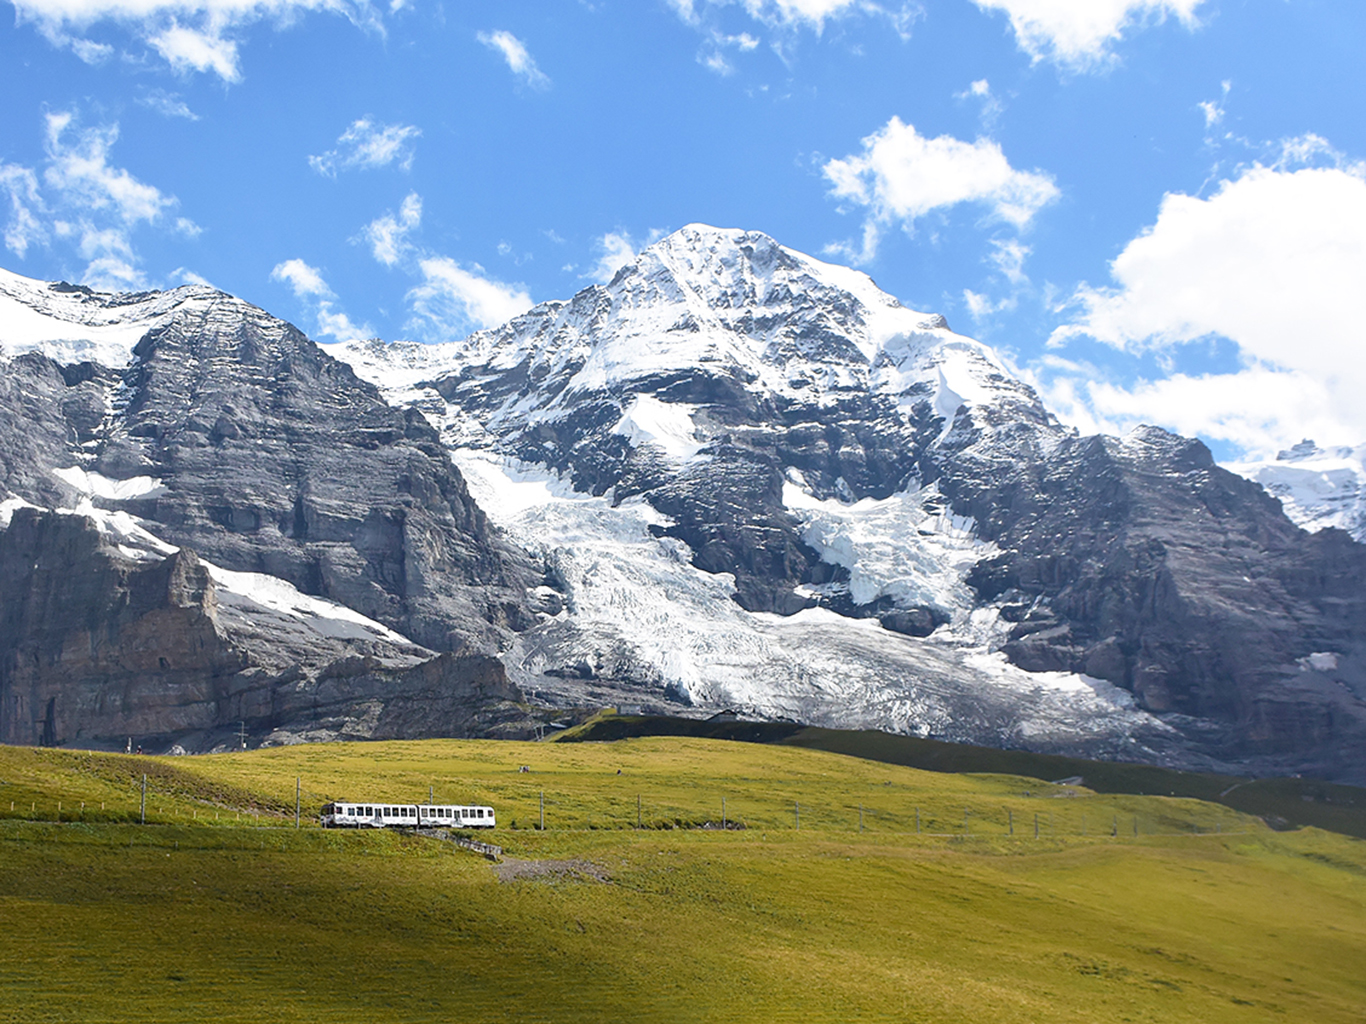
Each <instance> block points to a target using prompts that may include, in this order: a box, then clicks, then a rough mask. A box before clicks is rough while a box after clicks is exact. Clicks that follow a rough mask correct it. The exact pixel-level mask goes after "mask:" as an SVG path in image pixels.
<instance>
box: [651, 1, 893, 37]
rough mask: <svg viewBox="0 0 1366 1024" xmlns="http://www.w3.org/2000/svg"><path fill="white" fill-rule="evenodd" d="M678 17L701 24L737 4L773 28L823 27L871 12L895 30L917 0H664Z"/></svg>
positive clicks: (814, 30)
mask: <svg viewBox="0 0 1366 1024" xmlns="http://www.w3.org/2000/svg"><path fill="white" fill-rule="evenodd" d="M668 3H669V6H670V7H672V8H673V9H674V11H675V12H676V13H677V14H678V16H679V17H680V18H682V19H683V20H684V21H685V22H687V23H688V24H689V25H694V26H701V25H704V24H705V22H706V19H707V17H708V15H710V14H711V13H712V12H713V11H714V10H715V9H716V8H720V7H740V8H741V9H743V10H744V12H745V13H746V14H748V15H749V16H750V17H751V18H753V19H754V20H755V21H757V22H759V23H760V24H763V25H767V26H770V27H774V28H803V29H809V30H810V31H813V32H816V33H817V34H819V33H821V32H822V31H824V30H825V25H826V22H829V21H837V20H839V19H841V18H848V17H851V16H853V15H860V14H861V15H873V16H877V17H882V18H887V19H890V20H891V22H892V24H893V25H895V26H896V27H897V28H898V29H899V30H902V31H907V30H909V27H910V24H911V23H912V22H913V21H914V20H915V19H916V18H917V17H919V16H920V5H919V4H918V3H878V2H874V0H668Z"/></svg>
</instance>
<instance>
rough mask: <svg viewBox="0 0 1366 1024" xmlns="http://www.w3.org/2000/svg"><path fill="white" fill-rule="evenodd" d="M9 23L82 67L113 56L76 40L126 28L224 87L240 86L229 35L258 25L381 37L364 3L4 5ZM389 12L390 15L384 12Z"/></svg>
mask: <svg viewBox="0 0 1366 1024" xmlns="http://www.w3.org/2000/svg"><path fill="white" fill-rule="evenodd" d="M12 2H13V4H14V8H15V14H16V17H17V19H18V20H19V21H20V22H21V23H22V22H31V23H33V24H35V25H37V27H38V29H39V30H40V31H41V32H42V33H43V35H45V36H46V37H47V38H48V40H49V41H50V42H52V43H53V44H54V45H57V46H69V47H71V49H72V50H73V51H74V52H75V53H76V55H77V56H78V57H80V58H81V59H82V60H85V61H87V62H92V61H97V60H103V59H105V58H106V57H108V56H109V55H110V54H112V52H113V47H111V46H109V45H108V44H105V43H96V42H92V41H91V40H89V39H86V38H84V37H83V35H82V33H84V32H86V31H88V30H89V29H90V28H91V27H93V26H94V25H96V24H100V23H105V22H112V23H115V24H117V25H120V26H123V27H125V28H126V29H128V30H129V31H130V32H131V33H132V34H133V35H134V37H135V38H137V39H139V40H140V41H141V42H143V43H145V44H147V45H148V46H150V47H152V48H153V49H154V50H156V52H157V53H159V54H160V55H161V56H162V58H163V59H165V60H166V61H167V62H168V63H169V64H170V65H171V66H172V67H173V68H175V69H176V70H178V71H183V72H190V71H197V72H212V73H214V74H216V75H218V76H219V77H220V78H222V79H223V80H224V81H226V82H237V81H240V80H241V77H242V72H241V65H240V63H239V56H238V52H237V41H236V39H234V38H233V34H234V33H238V32H240V31H241V30H242V29H244V28H245V27H246V26H248V25H251V24H254V23H256V22H259V21H263V20H271V21H274V22H275V23H276V24H277V25H280V26H285V25H288V24H290V23H291V22H293V21H294V20H296V19H297V18H298V17H299V16H301V15H303V14H305V13H309V12H315V11H316V12H328V13H332V14H337V15H341V16H343V17H345V18H347V19H348V20H350V21H351V22H352V23H353V24H356V25H359V26H361V27H364V28H370V29H374V30H377V31H382V22H381V16H380V14H379V12H378V11H377V10H376V8H375V6H374V5H373V4H372V2H371V0H12ZM391 9H396V8H393V7H392V5H391Z"/></svg>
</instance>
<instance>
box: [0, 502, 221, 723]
mask: <svg viewBox="0 0 1366 1024" xmlns="http://www.w3.org/2000/svg"><path fill="white" fill-rule="evenodd" d="M0 586H3V588H4V594H5V598H4V602H3V605H0V651H3V652H4V653H3V655H0V657H3V661H0V740H3V742H6V743H35V742H41V741H44V740H46V741H47V742H49V743H55V742H58V741H62V740H64V741H68V742H78V741H80V740H83V739H91V738H96V737H100V738H112V737H116V736H120V735H138V736H142V735H146V734H149V733H169V732H178V731H181V730H185V729H198V728H205V727H207V726H209V725H210V724H211V723H212V721H213V718H214V716H215V706H216V703H217V701H216V697H217V695H218V693H220V692H222V691H224V690H226V689H227V688H228V683H229V680H230V679H231V678H232V677H233V675H234V673H236V672H237V671H238V670H240V669H242V668H243V667H245V658H244V657H243V655H242V653H241V652H239V651H236V650H234V649H233V648H232V646H231V645H230V644H229V643H228V642H227V641H226V639H225V638H224V637H223V636H222V635H221V634H220V632H219V630H218V628H217V623H216V607H215V601H214V592H213V584H212V581H211V580H210V579H209V576H208V572H207V571H206V570H205V568H204V566H203V565H202V564H201V563H200V561H199V559H198V558H196V557H195V555H194V554H193V553H192V552H189V551H182V552H179V553H178V554H175V555H172V556H170V557H169V558H166V559H164V560H162V561H160V562H158V563H155V564H151V565H139V564H137V563H134V562H132V561H131V560H128V559H124V558H120V557H119V556H118V555H117V553H116V552H112V551H110V550H109V549H108V548H107V547H106V546H105V545H104V543H103V540H102V538H101V537H100V534H99V532H98V531H97V530H96V529H95V528H94V526H93V525H92V524H91V523H90V522H89V521H88V520H86V519H84V518H83V517H80V516H74V515H59V514H55V513H50V512H40V511H37V510H34V509H21V510H19V511H18V512H16V513H15V515H14V518H13V520H12V521H11V523H10V526H9V528H8V529H6V530H4V531H3V532H0Z"/></svg>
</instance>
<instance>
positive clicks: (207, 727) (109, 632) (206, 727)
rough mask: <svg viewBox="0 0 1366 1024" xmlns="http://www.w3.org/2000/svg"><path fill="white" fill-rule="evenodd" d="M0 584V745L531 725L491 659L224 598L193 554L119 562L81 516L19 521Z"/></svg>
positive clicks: (477, 730)
mask: <svg viewBox="0 0 1366 1024" xmlns="http://www.w3.org/2000/svg"><path fill="white" fill-rule="evenodd" d="M0 588H2V589H0V593H3V594H4V599H3V601H2V602H0V652H3V654H0V742H6V743H42V744H47V745H58V744H62V745H72V746H88V747H122V746H123V745H124V744H125V742H127V741H128V740H132V741H133V742H135V743H137V744H138V745H140V746H141V745H144V744H146V745H147V746H148V747H149V749H156V750H160V749H164V748H166V747H169V746H171V745H173V744H178V745H179V746H181V747H182V748H184V749H187V750H191V751H193V750H207V749H214V748H215V747H221V746H223V745H225V744H228V743H230V742H235V740H230V737H233V736H234V735H235V734H236V733H237V732H238V729H239V728H244V729H245V730H246V734H247V735H248V737H249V738H250V740H251V742H252V743H253V744H254V743H258V742H262V741H263V740H264V741H265V742H273V743H281V742H293V741H297V740H302V739H319V738H328V739H337V738H351V739H362V738H396V737H422V736H473V735H489V734H511V735H521V734H525V733H527V732H529V730H530V726H529V725H528V724H527V721H526V715H525V712H524V711H523V709H522V708H521V707H520V706H519V705H520V703H521V701H522V697H521V694H520V692H519V691H518V690H517V688H516V687H515V686H512V685H511V684H510V683H509V682H508V681H507V677H506V673H505V672H504V671H503V666H502V663H501V662H499V661H498V660H497V659H495V658H491V657H488V656H485V655H455V654H443V655H439V656H438V655H433V654H432V652H430V651H426V650H423V649H421V648H416V647H413V646H411V645H402V644H394V643H391V642H384V641H382V640H371V641H364V642H356V641H346V640H340V639H337V638H333V637H328V636H326V635H325V634H322V633H319V632H316V631H313V630H310V629H308V628H307V625H306V623H299V622H295V623H292V624H291V623H288V622H282V621H280V619H281V617H280V616H278V615H276V616H275V617H274V619H272V615H271V613H270V611H269V609H267V608H265V607H251V606H250V603H249V602H244V601H243V599H242V598H241V597H240V596H235V597H234V599H233V601H232V602H231V605H220V603H219V600H218V593H219V592H218V588H217V587H216V586H215V584H214V581H213V579H212V576H211V574H210V572H209V569H208V567H207V566H206V565H205V564H204V563H203V561H201V560H200V558H199V557H198V556H197V555H195V554H194V553H193V552H192V551H190V550H189V549H182V550H180V551H178V552H176V553H174V554H171V555H169V556H167V557H164V558H154V559H150V560H135V559H132V558H128V557H126V556H124V555H123V554H121V553H120V552H119V551H118V550H117V549H116V548H115V547H113V546H112V545H110V544H109V543H108V542H107V540H106V538H105V537H104V536H103V535H102V534H101V533H100V531H99V530H98V529H97V528H96V526H95V524H94V523H93V522H92V521H91V520H90V519H88V518H86V517H84V516H80V515H75V514H64V513H56V512H48V511H41V510H37V509H20V510H18V511H17V512H15V513H14V515H13V519H12V521H11V522H10V525H9V527H8V528H7V529H4V530H0ZM291 625H292V627H293V628H290V627H291Z"/></svg>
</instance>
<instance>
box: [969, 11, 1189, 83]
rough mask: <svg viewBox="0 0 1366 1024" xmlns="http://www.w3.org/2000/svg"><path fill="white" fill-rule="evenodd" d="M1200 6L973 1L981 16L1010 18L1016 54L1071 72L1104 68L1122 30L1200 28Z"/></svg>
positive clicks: (1111, 56)
mask: <svg viewBox="0 0 1366 1024" xmlns="http://www.w3.org/2000/svg"><path fill="white" fill-rule="evenodd" d="M1203 2H1204V0H973V3H975V4H976V5H977V6H978V7H980V8H981V9H982V10H983V11H1003V12H1005V14H1006V15H1007V16H1008V17H1009V18H1010V27H1011V29H1012V30H1014V32H1015V39H1016V42H1017V43H1018V44H1019V46H1020V49H1021V50H1023V51H1024V52H1025V53H1027V54H1029V55H1030V57H1032V58H1033V59H1034V61H1036V62H1038V61H1041V60H1051V61H1054V62H1056V63H1057V64H1059V65H1062V66H1063V67H1065V68H1068V69H1070V70H1076V71H1080V70H1085V69H1088V68H1093V67H1098V66H1103V65H1104V64H1106V63H1108V62H1109V61H1111V60H1112V59H1113V57H1114V54H1113V51H1112V49H1111V48H1112V47H1113V45H1114V44H1115V43H1117V42H1118V41H1119V40H1120V39H1121V38H1122V37H1123V35H1124V33H1125V31H1126V30H1129V29H1132V28H1138V27H1141V26H1143V25H1145V24H1148V23H1152V22H1161V21H1164V20H1166V18H1168V17H1176V18H1178V19H1179V20H1180V21H1181V23H1182V24H1183V25H1185V26H1186V27H1187V28H1191V29H1193V28H1195V27H1196V25H1197V24H1198V22H1197V20H1196V17H1195V11H1196V8H1198V7H1199V6H1200V5H1201V4H1202V3H1203Z"/></svg>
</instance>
